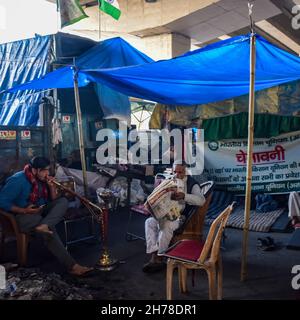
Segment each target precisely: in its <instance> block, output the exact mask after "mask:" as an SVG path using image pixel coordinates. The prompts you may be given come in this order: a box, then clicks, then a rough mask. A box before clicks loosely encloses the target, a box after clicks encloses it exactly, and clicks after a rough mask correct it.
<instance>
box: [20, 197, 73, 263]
mask: <svg viewBox="0 0 300 320" xmlns="http://www.w3.org/2000/svg"><path fill="white" fill-rule="evenodd" d="M67 209H68V200H67V199H66V198H58V199H56V200H54V201H52V202H50V203H49V204H47V206H46V207H45V208H44V210H43V211H42V212H41V213H39V214H32V215H29V214H18V215H16V220H17V223H18V225H19V228H20V230H21V231H22V232H25V233H28V232H32V231H34V229H35V227H37V226H38V225H40V224H46V225H48V226H49V228H50V229H51V230H52V231H53V234H52V235H51V234H42V237H43V240H44V243H45V245H46V246H47V248H48V250H49V251H50V252H51V253H52V254H53V255H54V256H55V257H56V258H57V259H58V260H59V262H60V263H61V264H63V265H64V266H65V267H66V268H67V269H71V268H72V267H73V265H74V264H75V263H76V262H75V260H74V259H73V258H72V257H71V256H70V254H69V253H68V251H67V250H66V248H65V247H64V245H63V243H62V242H61V240H60V238H59V235H58V234H57V232H56V229H55V226H56V225H57V224H58V223H59V222H60V221H62V219H63V217H64V215H65V213H66V211H67Z"/></svg>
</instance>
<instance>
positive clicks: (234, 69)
mask: <svg viewBox="0 0 300 320" xmlns="http://www.w3.org/2000/svg"><path fill="white" fill-rule="evenodd" d="M256 37H257V41H256V82H255V90H262V89H266V88H269V87H272V86H277V85H279V84H282V83H285V82H290V81H294V80H297V79H299V78H300V58H299V57H296V56H294V55H292V54H290V53H288V52H286V51H284V50H282V49H280V48H278V47H276V46H274V45H273V44H271V43H270V42H268V41H267V40H265V39H264V38H262V37H261V36H259V35H257V36H256ZM249 60H250V35H244V36H238V37H234V38H231V39H228V40H224V41H220V42H218V43H215V44H212V45H208V46H206V47H204V48H201V49H199V50H195V51H192V52H188V53H187V54H185V55H182V56H180V57H177V58H173V59H170V60H162V61H158V62H152V63H147V64H143V65H138V66H132V67H123V68H113V69H106V70H103V69H100V68H97V69H88V68H85V69H80V70H79V72H78V75H79V86H84V85H86V84H87V83H88V82H89V81H93V82H97V83H101V84H105V85H107V86H109V87H110V88H112V89H114V90H117V91H119V92H121V93H123V94H125V95H127V96H133V97H138V98H144V99H148V100H152V101H156V102H160V103H164V104H174V105H193V104H203V103H209V102H215V101H222V100H225V99H229V98H233V97H236V96H240V95H243V94H246V93H248V92H249ZM50 77H53V78H51V79H50ZM55 78H56V77H55V76H54V75H52V76H51V75H47V76H46V77H44V79H42V80H36V81H33V82H30V83H27V84H25V85H22V86H18V87H15V88H13V89H12V91H17V90H20V89H33V88H34V89H37V88H39V89H44V88H49V87H51V88H54V87H57V86H60V85H64V84H65V85H66V86H69V85H71V82H68V81H66V80H64V79H61V80H59V77H57V79H55Z"/></svg>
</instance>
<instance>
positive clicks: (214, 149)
mask: <svg viewBox="0 0 300 320" xmlns="http://www.w3.org/2000/svg"><path fill="white" fill-rule="evenodd" d="M247 144H248V142H247V140H246V139H232V140H223V141H208V142H205V154H204V157H205V170H204V172H205V174H206V175H207V176H208V179H209V180H213V181H215V183H216V185H217V186H218V187H220V188H221V189H224V190H227V191H230V192H235V193H238V194H245V188H246V169H247ZM299 150H300V131H297V132H291V133H287V134H283V135H280V136H278V137H275V138H267V139H255V140H254V146H253V155H252V158H253V167H252V169H253V173H252V191H253V192H256V193H288V192H291V191H300V157H299V154H300V153H299Z"/></svg>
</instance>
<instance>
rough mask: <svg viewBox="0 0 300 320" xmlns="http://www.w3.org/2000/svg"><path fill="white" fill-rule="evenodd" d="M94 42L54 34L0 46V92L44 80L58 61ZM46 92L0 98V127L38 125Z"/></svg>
mask: <svg viewBox="0 0 300 320" xmlns="http://www.w3.org/2000/svg"><path fill="white" fill-rule="evenodd" d="M95 44H96V42H95V41H93V40H90V39H86V38H82V37H78V36H74V35H70V34H65V33H61V32H59V33H57V34H55V35H49V36H39V35H36V37H35V38H31V39H25V40H20V41H14V42H10V43H5V44H1V45H0V71H1V72H0V91H1V92H3V91H5V90H6V89H8V88H10V87H12V86H14V85H18V84H21V83H25V82H28V81H31V80H34V79H37V78H40V77H42V76H44V75H45V74H46V73H47V72H49V71H51V66H52V64H54V63H59V64H61V63H64V64H65V63H66V62H67V61H66V59H65V58H64V59H61V57H73V56H79V55H81V54H82V53H83V52H86V51H87V50H88V49H90V48H91V47H93V46H95ZM47 95H49V92H38V91H37V90H35V89H29V90H27V91H18V92H15V93H3V94H1V95H0V125H4V126H36V125H39V124H40V118H39V105H40V104H41V103H42V98H43V97H44V96H47Z"/></svg>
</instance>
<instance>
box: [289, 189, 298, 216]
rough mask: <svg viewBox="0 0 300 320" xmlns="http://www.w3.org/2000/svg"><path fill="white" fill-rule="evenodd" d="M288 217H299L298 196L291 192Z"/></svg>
mask: <svg viewBox="0 0 300 320" xmlns="http://www.w3.org/2000/svg"><path fill="white" fill-rule="evenodd" d="M289 217H290V218H293V217H300V194H299V193H297V192H291V193H290V196H289Z"/></svg>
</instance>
